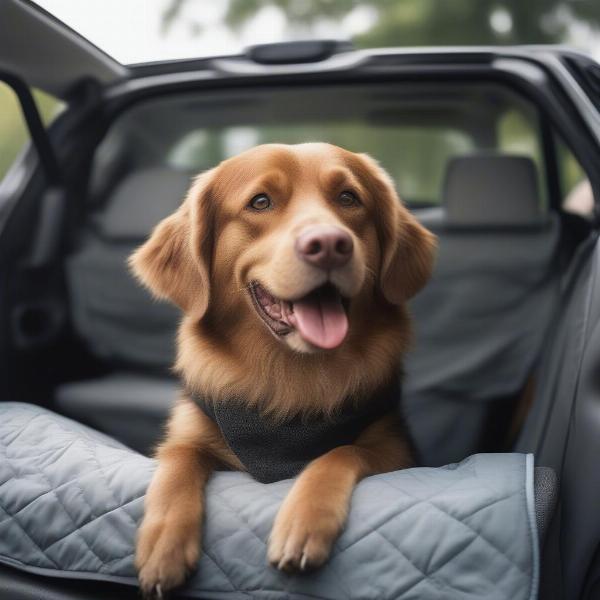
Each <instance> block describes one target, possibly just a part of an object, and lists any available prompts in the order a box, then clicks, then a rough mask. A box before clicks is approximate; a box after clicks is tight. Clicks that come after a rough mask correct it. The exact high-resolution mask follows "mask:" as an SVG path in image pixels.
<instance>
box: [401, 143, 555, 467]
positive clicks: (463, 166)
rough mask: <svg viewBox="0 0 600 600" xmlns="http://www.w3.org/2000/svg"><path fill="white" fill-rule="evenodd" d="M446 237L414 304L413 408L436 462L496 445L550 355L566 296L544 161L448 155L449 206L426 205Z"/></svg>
mask: <svg viewBox="0 0 600 600" xmlns="http://www.w3.org/2000/svg"><path fill="white" fill-rule="evenodd" d="M416 216H417V217H418V218H420V220H421V222H422V223H423V224H424V225H425V226H426V227H428V228H429V229H431V230H432V231H433V232H434V233H435V234H436V235H437V236H438V243H439V251H438V257H437V264H436V267H435V270H434V274H433V277H432V279H431V281H430V282H429V284H428V285H427V286H426V287H425V288H424V289H423V290H422V291H421V293H420V294H418V295H417V296H416V297H415V298H414V300H413V302H412V303H411V309H412V314H413V316H414V319H415V346H414V348H413V350H412V351H411V352H410V353H409V354H408V355H407V357H406V360H405V363H404V367H405V380H404V388H403V391H404V410H405V414H406V417H407V419H408V421H409V424H410V426H411V429H412V431H413V433H414V435H415V438H416V442H417V445H418V447H419V450H420V453H421V459H422V460H423V462H424V463H425V464H427V465H432V466H435V465H440V464H443V463H447V462H451V461H457V460H461V459H462V458H464V457H465V456H466V455H468V454H470V453H473V452H474V451H478V450H482V449H486V450H488V451H491V450H498V449H499V448H498V445H499V444H501V440H497V439H496V440H494V439H486V436H492V435H493V433H492V432H494V430H495V425H496V424H495V423H494V420H496V419H501V418H503V417H505V416H506V412H507V411H508V412H509V416H510V411H511V410H512V408H513V401H514V400H515V398H516V396H517V395H518V394H519V393H520V392H521V391H522V389H523V388H524V386H525V383H526V381H527V378H528V376H529V375H530V373H531V371H532V368H533V365H534V363H535V361H536V359H537V357H538V356H539V354H540V349H541V346H542V343H543V340H544V336H545V333H546V330H547V327H548V324H549V321H550V319H551V315H552V311H553V310H554V308H555V306H556V304H557V302H558V299H559V279H560V274H559V269H558V266H557V262H556V261H555V258H556V256H557V251H558V241H559V229H560V228H559V222H558V219H557V218H556V215H554V214H548V211H547V210H545V209H544V208H543V207H542V204H541V201H540V195H539V192H538V185H537V174H536V168H535V165H534V163H533V162H532V161H531V160H530V159H529V158H525V157H519V156H507V155H498V154H488V155H469V156H461V157H458V158H455V159H453V160H451V161H450V163H449V165H448V168H447V174H446V178H445V183H444V189H443V195H442V206H441V207H439V208H434V209H426V210H423V211H421V212H420V213H419V212H416Z"/></svg>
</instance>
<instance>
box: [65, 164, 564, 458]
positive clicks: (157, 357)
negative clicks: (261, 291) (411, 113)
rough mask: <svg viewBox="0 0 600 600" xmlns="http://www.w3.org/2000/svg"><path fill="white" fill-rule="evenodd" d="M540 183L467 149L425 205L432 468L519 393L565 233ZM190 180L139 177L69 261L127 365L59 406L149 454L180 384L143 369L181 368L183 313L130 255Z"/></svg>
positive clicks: (94, 321)
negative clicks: (431, 253) (543, 202)
mask: <svg viewBox="0 0 600 600" xmlns="http://www.w3.org/2000/svg"><path fill="white" fill-rule="evenodd" d="M536 181H537V180H536V171H535V166H534V165H533V163H532V162H531V161H530V160H529V159H526V158H520V157H511V156H498V155H486V156H483V155H477V156H468V157H461V158H457V159H455V160H453V161H451V163H450V164H449V167H448V174H447V178H446V183H445V189H444V194H443V206H442V207H440V208H436V209H428V210H424V211H416V216H417V217H418V218H420V219H421V220H422V222H423V223H424V224H425V225H426V226H427V227H429V228H430V229H432V230H433V231H434V232H435V233H436V234H437V235H438V236H439V238H440V252H439V257H438V262H437V266H436V269H435V273H434V276H433V278H432V280H431V282H430V284H429V285H428V286H427V287H426V288H425V289H424V290H423V291H422V292H421V293H420V294H419V295H418V296H417V297H416V298H415V299H414V301H413V303H412V311H413V314H414V316H415V318H416V327H415V328H416V341H417V342H416V346H415V348H414V349H413V351H412V352H411V353H410V354H409V355H408V356H407V359H406V361H405V373H406V375H405V384H404V407H405V412H406V413H407V418H408V420H409V422H410V424H411V426H412V428H413V430H414V433H415V438H416V442H417V445H418V447H419V449H420V451H421V454H422V458H423V461H424V463H425V464H432V465H433V464H441V463H446V462H449V461H453V460H459V459H462V458H463V457H464V456H466V455H468V454H471V453H473V452H476V451H478V450H479V449H480V446H481V436H482V432H483V431H484V430H485V428H486V423H487V421H488V420H489V417H490V415H491V414H493V409H494V407H495V406H497V405H498V403H502V402H506V400H507V399H510V398H512V397H513V396H514V395H515V394H517V393H518V392H519V391H520V390H521V389H522V387H523V385H524V383H525V380H526V378H527V376H528V374H529V373H530V371H531V367H532V364H533V362H534V360H535V358H536V356H537V355H538V353H539V348H540V345H541V343H542V339H543V335H544V331H545V328H546V324H547V322H548V319H549V315H550V313H551V310H552V307H553V306H554V302H555V301H556V298H557V296H558V279H557V277H556V271H555V269H554V265H553V258H554V256H555V252H556V249H557V241H558V229H559V228H558V223H557V221H556V219H554V218H553V217H549V216H548V215H547V214H546V213H545V212H544V211H542V209H541V207H540V201H539V194H538V190H537V183H536ZM188 183H189V179H188V178H187V177H186V176H184V175H182V174H181V173H175V172H173V171H169V170H166V169H149V170H144V171H138V172H136V173H133V174H132V175H130V176H129V177H128V178H127V179H126V180H124V181H123V182H122V183H121V185H120V186H119V187H118V188H117V190H116V191H115V193H114V194H113V196H112V197H111V198H110V199H109V202H108V203H107V205H106V209H105V210H104V211H102V212H99V213H98V214H97V215H95V216H94V217H93V218H92V220H91V224H90V227H89V228H88V230H87V231H86V232H85V234H84V236H83V239H82V244H81V248H80V250H79V251H78V252H77V253H76V254H74V255H73V256H72V258H71V259H70V261H69V265H68V275H69V285H70V289H71V295H72V300H73V307H74V318H75V326H76V327H77V330H78V332H79V334H80V335H81V336H82V337H83V338H84V339H85V340H86V341H87V342H88V344H89V346H90V348H91V349H92V351H93V352H94V353H96V354H97V355H98V356H100V357H102V358H105V359H108V360H110V361H112V362H114V363H116V364H121V365H123V367H122V368H121V369H120V370H119V371H116V372H115V373H113V374H111V375H109V376H107V377H103V378H100V379H96V380H87V381H80V382H73V383H68V384H65V385H63V386H61V387H60V388H59V389H58V390H57V394H56V407H57V409H58V410H59V411H61V412H63V413H64V414H66V415H68V416H71V417H73V418H75V419H77V420H79V421H82V422H85V423H87V424H89V425H91V426H93V427H96V428H98V429H100V430H102V431H105V432H107V433H109V434H111V435H113V436H115V437H117V438H118V439H120V440H121V441H122V442H124V443H126V444H128V445H129V446H130V447H132V448H135V449H138V450H140V451H142V452H146V451H148V449H149V448H150V447H151V446H152V444H153V443H154V441H155V440H156V438H157V437H158V435H159V433H160V430H161V423H162V422H163V421H164V418H165V417H166V415H167V412H168V409H169V407H170V406H171V403H172V401H173V398H174V397H175V394H176V391H177V387H178V386H177V382H176V381H175V380H172V379H168V378H167V377H164V378H157V377H153V376H148V375H146V374H145V371H146V372H147V369H148V367H154V368H155V369H157V370H160V369H163V370H164V371H165V372H166V369H167V368H168V366H169V365H170V364H171V361H172V356H173V336H174V331H175V327H176V322H177V311H176V310H175V309H173V308H172V307H170V306H169V305H167V304H164V303H157V302H154V301H153V300H151V299H150V297H149V295H148V293H147V292H146V291H145V290H143V289H141V287H139V286H138V285H137V284H136V283H135V281H134V280H133V279H132V278H131V276H130V275H129V273H128V272H127V269H126V266H125V260H126V258H127V256H128V255H129V253H130V252H131V251H132V250H133V248H134V247H136V246H137V245H138V244H139V243H141V242H142V241H143V239H144V238H145V237H146V236H147V234H148V232H149V231H150V230H151V228H152V227H153V225H154V224H155V223H156V222H158V221H159V220H160V219H161V218H162V217H163V216H166V215H167V214H169V213H170V212H171V211H172V210H174V209H175V207H176V206H177V205H178V203H179V202H180V200H181V198H182V197H183V195H184V193H185V189H186V187H187V185H188Z"/></svg>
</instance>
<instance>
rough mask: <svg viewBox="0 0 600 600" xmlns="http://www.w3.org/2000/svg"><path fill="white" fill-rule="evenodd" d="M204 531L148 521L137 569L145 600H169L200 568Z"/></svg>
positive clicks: (141, 533) (169, 521)
mask: <svg viewBox="0 0 600 600" xmlns="http://www.w3.org/2000/svg"><path fill="white" fill-rule="evenodd" d="M199 556H200V531H199V530H198V527H197V524H196V523H189V522H187V521H186V522H183V521H179V522H176V521H175V520H173V519H168V518H157V519H149V518H144V520H143V522H142V525H141V527H140V530H139V533H138V539H137V545H136V555H135V565H136V567H137V570H138V579H139V582H140V588H141V590H142V594H143V595H144V597H145V598H155V599H161V598H166V597H167V595H168V593H169V592H170V591H171V590H173V589H174V588H176V587H178V586H180V585H181V584H182V583H183V582H184V581H185V579H186V577H187V576H188V575H189V573H190V572H191V571H192V570H193V569H194V568H195V567H196V564H197V562H198V558H199Z"/></svg>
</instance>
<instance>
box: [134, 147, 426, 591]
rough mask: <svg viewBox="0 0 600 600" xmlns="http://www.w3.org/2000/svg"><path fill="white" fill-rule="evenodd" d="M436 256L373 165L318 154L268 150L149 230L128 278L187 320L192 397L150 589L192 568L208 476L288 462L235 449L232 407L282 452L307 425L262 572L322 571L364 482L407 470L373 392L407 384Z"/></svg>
mask: <svg viewBox="0 0 600 600" xmlns="http://www.w3.org/2000/svg"><path fill="white" fill-rule="evenodd" d="M434 247H435V242H434V237H433V236H432V235H431V234H430V233H429V232H428V231H427V230H425V229H424V228H423V227H422V226H421V225H419V223H418V222H417V221H416V220H415V219H414V217H413V216H412V215H411V214H410V213H409V212H408V210H406V208H404V206H403V205H402V204H401V203H400V201H399V199H398V197H397V195H396V193H395V191H394V188H393V185H392V183H391V181H390V179H389V177H388V176H387V175H386V173H385V172H384V171H383V170H382V169H381V168H380V167H379V166H378V165H377V164H376V163H375V161H373V160H372V159H371V158H369V157H368V156H366V155H360V154H354V153H351V152H348V151H345V150H343V149H341V148H338V147H335V146H331V145H328V144H301V145H297V146H284V145H265V146H259V147H257V148H254V149H252V150H249V151H247V152H244V153H243V154H241V155H239V156H237V157H235V158H232V159H229V160H226V161H224V162H223V163H222V164H221V165H219V166H218V167H216V168H215V169H212V170H211V171H208V172H206V173H204V174H202V175H200V176H199V177H198V178H197V179H196V181H195V183H194V185H193V186H192V188H191V189H190V191H189V193H188V195H187V197H186V199H185V201H184V202H183V204H182V205H181V207H180V208H179V209H178V210H177V211H176V212H175V213H174V214H173V215H171V216H169V217H167V218H166V219H165V220H164V221H162V222H161V223H159V224H158V226H157V227H156V228H155V230H154V231H153V233H152V235H151V237H150V239H149V240H148V241H147V242H146V243H145V244H144V245H143V246H142V247H141V248H139V249H138V250H137V251H136V252H135V254H134V255H133V256H132V258H131V265H132V268H133V271H134V272H135V274H136V275H137V277H138V278H139V279H140V280H141V282H142V283H143V284H145V285H146V286H147V287H148V288H149V289H150V290H151V291H152V292H153V293H154V294H155V295H156V296H158V297H159V298H166V299H168V300H171V301H172V302H174V303H175V304H177V305H178V306H179V307H180V308H181V309H182V311H183V320H182V322H181V325H180V329H179V337H178V356H177V362H176V367H175V368H176V371H177V373H178V374H180V376H181V378H182V381H183V384H184V388H185V390H186V392H184V394H183V395H182V397H181V398H180V400H179V402H178V403H177V404H176V406H175V408H174V409H173V412H172V415H171V418H170V420H169V424H168V429H167V435H166V438H165V440H164V442H163V443H162V444H161V445H160V447H159V449H158V452H157V457H158V460H159V464H158V469H157V471H156V473H155V475H154V478H153V480H152V483H151V485H150V487H149V489H148V493H147V496H146V505H145V516H144V520H143V522H142V525H141V528H140V531H139V537H138V541H137V556H136V563H137V567H138V569H139V579H140V582H141V586H142V588H143V590H144V591H145V592H146V593H153V592H154V593H156V592H158V593H161V592H163V591H165V590H167V589H170V588H172V587H174V586H177V585H179V584H181V583H182V582H183V580H184V579H185V576H186V573H187V572H188V571H189V570H190V569H192V568H193V567H194V566H195V565H196V562H197V560H198V555H199V547H200V538H199V534H200V528H201V523H202V517H203V488H204V485H205V483H206V481H207V479H208V478H209V476H210V474H211V472H212V470H213V469H214V468H215V467H218V466H219V465H221V466H226V467H229V468H233V469H238V470H248V471H249V472H250V473H251V474H255V471H254V469H255V468H256V469H258V470H257V471H256V472H260V473H262V474H263V475H264V477H263V480H265V481H269V480H272V479H274V478H277V475H276V474H275V475H273V472H272V471H269V469H270V462H271V461H272V462H273V465H277V464H278V461H279V463H281V462H282V460H281V456H283V450H285V448H283V447H282V455H281V456H277V453H278V450H277V449H278V448H279V445H278V444H279V441H277V442H276V443H275V444H272V443H270V441H269V443H265V444H264V446H260V443H262V442H260V443H258V442H257V444H255V446H257V447H258V450H257V447H252V443H251V442H252V440H250V446H248V445H247V447H243V444H242V445H241V446H236V444H237V443H238V442H237V441H236V440H235V439H233V438H235V435H236V434H235V432H236V429H235V428H236V424H235V422H234V423H233V425H232V427H233V434H231V439H230V433H231V432H230V431H229V430H228V428H227V424H226V422H227V419H228V418H229V417H228V414H229V413H227V411H229V410H231V411H234V412H235V411H238V412H239V411H242V412H241V413H240V414H241V417H240V419H242V420H243V421H244V423H245V425H244V426H246V425H247V422H246V419H249V420H252V419H254V420H255V421H256V423H257V424H258V425H257V427H258V428H260V427H262V430H261V431H262V433H261V435H263V434H264V435H267V436H269V435H271V434H272V435H283V438H281V439H283V444H284V445H285V443H287V441H288V437H286V436H288V434H289V433H290V426H289V424H290V423H304V425H298V428H299V429H298V430H297V431H296V430H294V431H292V432H291V434H290V435H291V436H292V437H293V436H294V435H296V434H297V433H298V431H299V432H300V433H299V436H300V437H299V438H298V436H296V437H297V438H298V439H296V440H295V442H294V443H297V442H298V440H300V444H296V449H298V447H299V446H302V456H300V458H299V459H298V461H299V462H297V463H294V464H295V465H296V468H297V467H298V465H300V466H304V468H303V469H302V471H301V473H300V475H299V476H298V478H297V479H296V481H295V483H294V486H293V487H292V489H291V491H290V493H289V495H288V497H287V498H286V500H285V501H284V503H283V505H282V506H281V508H280V510H279V513H278V515H277V518H276V520H275V523H274V525H273V529H272V532H271V536H270V539H269V548H268V558H269V561H270V562H271V564H272V565H274V566H276V567H278V568H279V569H282V570H284V571H286V572H292V571H296V570H305V569H308V568H314V567H317V566H319V565H321V564H323V563H324V562H325V561H326V560H327V558H328V556H329V553H330V550H331V547H332V544H333V542H334V541H335V539H336V537H337V536H338V534H339V533H340V530H341V529H342V527H343V525H344V522H345V519H346V514H347V511H348V506H349V502H350V498H351V495H352V491H353V488H354V486H355V485H356V484H357V482H358V481H359V480H360V479H361V478H363V477H365V476H367V475H371V474H375V473H381V472H386V471H392V470H396V469H401V468H404V467H407V466H410V465H411V452H410V447H409V444H408V441H407V438H406V436H405V435H404V433H403V429H402V424H401V422H400V420H399V418H398V417H397V415H396V412H395V411H394V410H393V408H392V407H391V405H389V403H388V404H385V403H384V404H381V402H379V400H377V399H376V396H377V393H378V392H377V391H378V390H381V388H382V386H385V385H386V384H387V383H389V382H391V381H392V380H393V379H394V377H395V374H396V373H398V372H399V367H400V360H401V356H402V354H403V352H404V351H405V349H406V348H407V345H408V343H409V340H410V321H409V318H408V315H407V311H406V306H405V303H406V301H407V300H408V299H409V298H410V297H411V296H413V295H414V294H415V293H416V292H417V291H418V290H419V289H420V288H421V287H422V286H423V285H424V284H425V283H426V281H427V279H428V277H429V275H430V273H431V269H432V263H433V256H434ZM395 400H397V399H395ZM373 406H378V407H379V408H378V409H377V410H374V409H371V407H373ZM223 411H225V412H223ZM244 411H245V412H244ZM361 411H362V412H361ZM378 411H379V412H378ZM232 414H233V413H232ZM340 414H342V415H344V416H343V418H344V419H345V418H346V417H347V416H348V415H350V417H349V418H350V421H348V422H351V423H353V425H352V426H351V427H350V429H349V430H348V431H353V432H354V433H352V434H351V437H348V435H350V434H348V433H347V432H346V433H344V431H343V427H342V429H340V428H339V427H338V429H337V430H336V431H337V433H336V435H335V436H334V438H335V440H337V442H336V441H334V442H332V443H330V447H326V446H323V445H322V444H321V442H322V441H323V439H325V438H326V437H327V436H325V438H323V439H321V438H319V441H318V443H316V442H313V441H312V440H313V437H311V436H313V435H314V434H315V432H316V431H317V430H318V431H321V429H322V428H323V427H324V429H323V431H325V432H326V433H327V432H328V431H329V429H328V427H329V425H326V424H327V423H332V424H333V425H331V427H334V425H335V424H336V423H337V424H338V425H339V423H340V420H339V419H340V418H341V417H340V416H339V415H340ZM247 415H250V417H247ZM257 415H258V416H257ZM357 415H358V417H357ZM363 416H364V419H363V421H362V422H361V423H362V424H361V426H360V427H359V429H357V428H356V419H357V418H360V419H362V418H363ZM236 418H237V417H236ZM303 419H308V421H305V420H303ZM342 420H343V419H342ZM234 421H235V419H234ZM307 422H308V423H312V424H313V425H311V426H309V427H308V426H306V425H305V423H307ZM344 422H345V421H344ZM224 423H225V425H224ZM261 424H262V425H261ZM323 424H325V425H323ZM237 426H238V429H239V423H238V425H237ZM303 427H304V429H302V428H303ZM335 427H337V425H335ZM292 429H293V428H292ZM340 431H342V433H341V434H340V435H337V434H338V433H340ZM282 432H284V433H283V434H282ZM303 436H308V438H307V439H309V440H310V441H309V442H308V443H306V444H302V443H301V442H302V440H303V439H304V437H303ZM336 436H337V437H336ZM340 436H341V437H340ZM344 436H345V437H344ZM260 439H261V440H262V438H260ZM278 439H279V438H278ZM339 440H342V441H339ZM238 441H239V440H238ZM246 443H247V440H246ZM292 445H293V444H292ZM238 448H242V450H239V451H238ZM244 448H246V449H249V452H250V453H249V454H247V455H246V454H244V452H245V451H246V450H245V449H244ZM252 452H254V454H252ZM257 452H258V455H257ZM285 456H286V457H285V458H284V459H283V463H286V461H287V455H285ZM306 463H307V464H306ZM253 465H254V466H253ZM280 466H281V465H280ZM285 468H286V467H285V464H284V465H283V471H276V472H280V473H284V474H285V473H287V472H288V471H286V470H285ZM260 469H266V471H264V470H263V471H260ZM265 473H266V474H265ZM290 473H292V474H295V472H294V471H293V470H292V471H290ZM255 476H256V475H255ZM259 479H260V477H259Z"/></svg>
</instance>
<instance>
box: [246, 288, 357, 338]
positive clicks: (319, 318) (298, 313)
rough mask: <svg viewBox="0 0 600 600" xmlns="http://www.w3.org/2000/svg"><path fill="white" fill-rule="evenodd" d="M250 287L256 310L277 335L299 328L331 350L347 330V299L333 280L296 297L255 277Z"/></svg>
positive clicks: (304, 334) (302, 334) (304, 335)
mask: <svg viewBox="0 0 600 600" xmlns="http://www.w3.org/2000/svg"><path fill="white" fill-rule="evenodd" d="M249 289H250V296H251V297H252V301H253V303H254V307H255V308H256V312H257V313H258V314H259V316H260V317H261V318H262V320H263V321H264V322H265V323H266V324H267V326H268V327H269V328H270V329H271V331H272V332H273V333H274V334H275V335H278V336H283V335H287V334H288V333H290V332H291V331H293V330H296V331H298V333H299V334H300V336H301V337H302V339H303V340H304V341H306V342H308V343H309V344H312V345H313V346H316V347H317V348H323V349H327V350H331V349H333V348H337V346H339V345H340V344H341V343H342V342H343V341H344V338H345V337H346V334H347V333H348V316H347V314H346V308H347V305H348V302H347V300H345V299H344V298H342V295H341V294H340V292H339V291H338V289H337V288H336V287H335V286H333V285H332V284H329V283H327V284H325V285H322V286H320V287H318V288H316V289H314V290H313V291H312V292H310V293H309V294H307V295H306V296H303V297H302V298H299V299H298V300H294V301H289V300H282V299H280V298H276V297H275V296H273V295H272V294H271V293H269V292H268V291H267V290H266V289H265V288H264V287H263V286H262V285H261V284H260V283H258V282H256V281H254V282H252V283H251V284H250V286H249Z"/></svg>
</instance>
